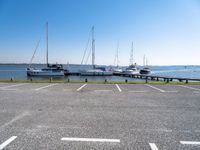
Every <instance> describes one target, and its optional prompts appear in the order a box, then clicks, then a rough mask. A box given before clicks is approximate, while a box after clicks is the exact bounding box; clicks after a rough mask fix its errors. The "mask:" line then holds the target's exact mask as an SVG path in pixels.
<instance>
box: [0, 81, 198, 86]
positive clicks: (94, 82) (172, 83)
mask: <svg viewBox="0 0 200 150" xmlns="http://www.w3.org/2000/svg"><path fill="white" fill-rule="evenodd" d="M0 83H88V84H146V82H145V80H144V81H128V82H125V81H107V82H105V81H88V82H85V81H75V80H70V81H68V80H32V81H31V80H12V81H11V80H0ZM148 84H155V85H182V84H186V83H185V82H175V81H174V82H169V83H166V82H164V81H148ZM187 84H188V85H200V82H189V83H187Z"/></svg>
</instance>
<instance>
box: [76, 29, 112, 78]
mask: <svg viewBox="0 0 200 150" xmlns="http://www.w3.org/2000/svg"><path fill="white" fill-rule="evenodd" d="M80 75H81V76H111V75H112V72H111V71H106V69H105V68H100V67H96V65H95V39H94V26H93V27H92V69H88V70H82V71H80Z"/></svg>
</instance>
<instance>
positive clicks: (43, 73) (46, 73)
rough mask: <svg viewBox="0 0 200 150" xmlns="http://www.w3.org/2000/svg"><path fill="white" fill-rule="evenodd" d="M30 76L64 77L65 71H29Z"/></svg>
mask: <svg viewBox="0 0 200 150" xmlns="http://www.w3.org/2000/svg"><path fill="white" fill-rule="evenodd" d="M27 75H28V76H64V71H52V70H48V71H43V70H27Z"/></svg>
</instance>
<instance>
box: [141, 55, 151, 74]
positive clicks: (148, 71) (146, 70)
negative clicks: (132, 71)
mask: <svg viewBox="0 0 200 150" xmlns="http://www.w3.org/2000/svg"><path fill="white" fill-rule="evenodd" d="M150 72H151V70H150V69H149V67H148V62H147V58H146V57H145V55H144V57H143V68H142V69H140V74H149V73H150Z"/></svg>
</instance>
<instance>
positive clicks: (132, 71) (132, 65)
mask: <svg viewBox="0 0 200 150" xmlns="http://www.w3.org/2000/svg"><path fill="white" fill-rule="evenodd" d="M122 73H123V74H126V75H134V74H139V69H138V68H137V64H136V63H133V42H132V44H131V55H130V65H129V67H128V68H126V69H125V70H124V71H123V72H122Z"/></svg>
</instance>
